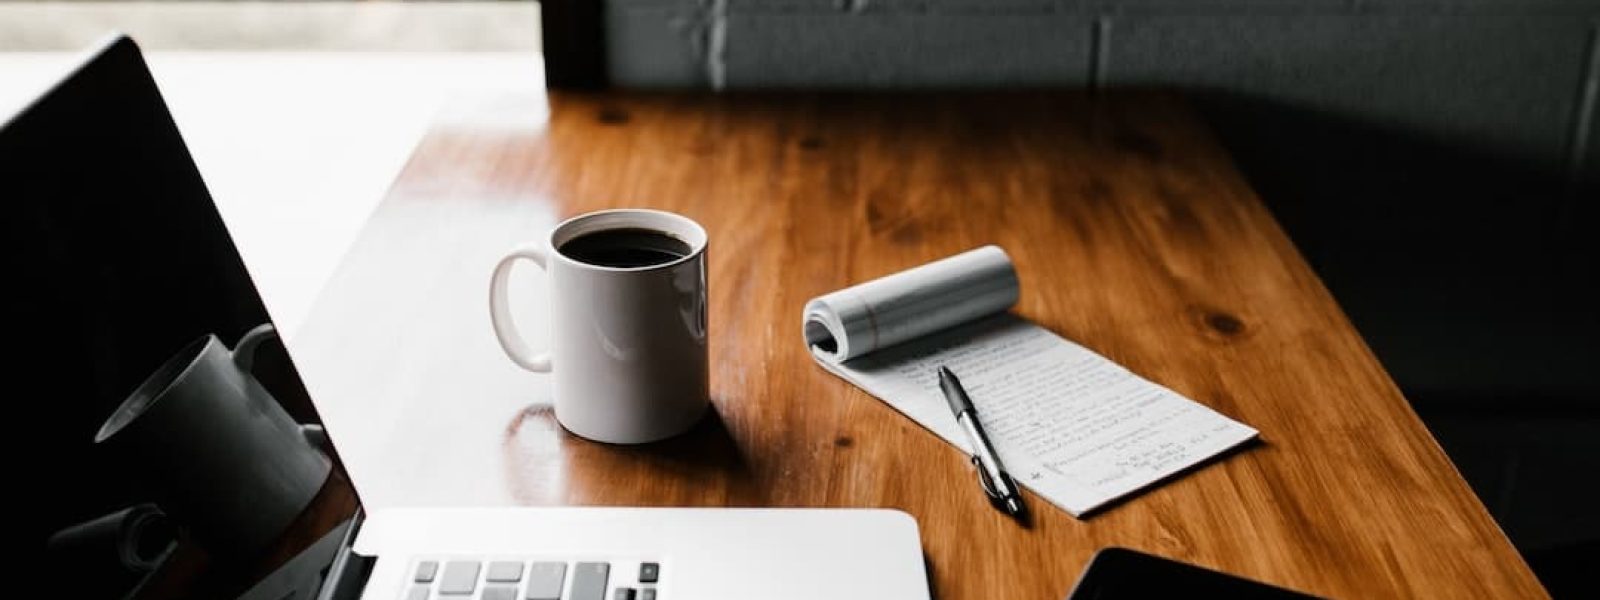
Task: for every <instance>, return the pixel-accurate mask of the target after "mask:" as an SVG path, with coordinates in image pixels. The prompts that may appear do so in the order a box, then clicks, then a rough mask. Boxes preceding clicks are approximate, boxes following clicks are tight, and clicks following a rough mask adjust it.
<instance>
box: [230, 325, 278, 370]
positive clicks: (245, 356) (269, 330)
mask: <svg viewBox="0 0 1600 600" xmlns="http://www.w3.org/2000/svg"><path fill="white" fill-rule="evenodd" d="M276 337H278V328H276V327H273V326H272V324H271V323H262V324H260V325H257V326H255V328H254V329H251V330H250V331H246V332H245V334H244V335H243V336H240V337H239V343H237V344H234V345H233V364H234V365H237V366H238V367H239V370H240V371H244V372H246V373H249V372H251V369H250V367H252V366H255V362H256V349H258V348H260V347H261V343H262V342H265V341H267V340H270V339H273V338H276Z"/></svg>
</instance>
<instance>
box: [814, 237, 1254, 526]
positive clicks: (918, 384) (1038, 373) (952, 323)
mask: <svg viewBox="0 0 1600 600" xmlns="http://www.w3.org/2000/svg"><path fill="white" fill-rule="evenodd" d="M1018 293H1019V285H1018V280H1017V275H1016V272H1015V269H1014V268H1013V267H1012V264H1011V260H1010V258H1009V257H1008V256H1006V254H1005V252H1004V251H1003V250H1001V249H1000V248H998V247H995V246H986V247H983V248H979V249H976V250H972V251H970V252H966V253H963V254H959V255H956V256H953V257H950V258H946V259H944V260H940V261H937V262H933V263H929V264H927V265H923V266H920V267H917V268H915V269H911V270H909V271H904V272H901V273H897V274H894V275H890V276H888V277H884V278H882V279H877V280H874V281H870V282H867V283H864V284H861V285H858V286H854V287H850V288H846V289H843V290H839V291H837V292H833V293H831V294H827V295H824V296H820V297H818V298H816V299H813V300H812V301H811V302H809V303H807V304H806V308H805V316H804V321H805V325H804V329H803V331H804V337H805V339H806V344H807V346H808V347H809V349H810V351H811V354H812V356H813V357H814V358H816V360H817V362H818V364H820V365H822V366H823V367H824V368H826V369H827V370H828V371H830V372H832V373H834V374H836V375H838V376H840V377H842V378H844V379H845V380H847V381H849V382H851V383H854V384H856V385H857V386H860V387H861V388H862V389H864V390H866V391H867V392H868V393H870V394H872V395H873V396H876V397H877V398H878V399H880V400H882V401H884V402H885V403H887V404H888V405H890V406H892V407H894V408H895V409H896V410H898V411H900V412H901V413H904V414H905V415H906V416H907V417H910V418H911V419H912V420H914V421H916V422H917V423H918V424H920V425H922V426H923V427H925V428H927V429H928V430H929V431H931V432H933V433H934V434H935V435H938V436H939V437H941V438H943V439H944V440H945V441H947V442H949V443H951V444H954V445H955V446H956V447H957V448H960V449H962V451H964V452H969V453H970V451H971V448H969V447H968V446H969V444H968V442H967V440H966V437H965V436H964V435H963V434H962V432H961V431H960V430H959V429H958V428H957V425H956V420H955V417H953V416H952V415H951V414H950V408H949V405H948V404H947V403H946V402H945V400H944V397H943V396H942V395H940V392H939V386H938V376H937V374H936V372H935V371H936V369H937V368H938V367H939V366H940V365H944V366H947V367H949V368H950V369H951V370H952V371H955V373H956V374H957V375H958V376H960V377H961V381H962V383H963V384H965V387H966V389H967V392H968V393H969V395H971V397H972V402H973V404H974V405H975V406H976V407H977V412H978V417H979V419H980V420H981V421H982V423H983V426H984V428H985V429H986V430H987V431H988V434H989V437H990V439H991V441H992V442H993V444H994V446H995V450H996V451H997V452H998V453H999V454H1000V458H1001V460H1002V461H1003V462H1004V463H1005V465H1006V467H1007V469H1008V470H1009V471H1010V472H1011V474H1012V476H1013V477H1014V478H1015V479H1016V480H1017V481H1018V482H1019V483H1021V484H1022V485H1024V486H1026V487H1028V488H1030V489H1032V490H1033V491H1034V492H1037V493H1038V494H1039V495H1040V496H1041V497H1043V498H1045V499H1046V500H1049V501H1050V502H1051V503H1052V504H1055V505H1056V506H1059V507H1061V508H1062V509H1063V510H1066V511H1067V512H1068V513H1071V514H1072V515H1073V516H1082V515H1083V514H1084V513H1086V512H1089V511H1092V510H1094V509H1096V508H1098V507H1100V506H1103V505H1105V504H1106V503H1108V502H1111V501H1113V500H1116V499H1118V498H1120V497H1122V496H1126V495H1128V494H1130V493H1133V492H1135V491H1138V490H1140V489H1142V488H1145V487H1147V486H1149V485H1151V484H1152V483H1155V482H1157V481H1159V480H1162V479H1163V478H1166V477H1168V476H1170V475H1173V474H1175V473H1177V472H1179V471H1182V470H1184V469H1186V468H1188V467H1191V466H1194V465H1195V464H1197V463H1200V462H1201V461H1204V460H1206V459H1207V458H1210V457H1212V456H1215V455H1217V454H1220V453H1222V452H1223V451H1225V450H1227V449H1229V448H1232V447H1234V446H1237V445H1239V444H1241V443H1244V442H1245V441H1248V440H1250V439H1251V438H1254V437H1256V435H1257V432H1256V430H1255V429H1253V428H1251V427H1249V426H1247V425H1245V424H1243V423H1240V422H1238V421H1235V420H1233V419H1229V418H1228V417H1226V416H1223V415H1222V414H1220V413H1218V412H1216V411H1215V410H1212V409H1211V408H1208V407H1206V406H1205V405H1202V404H1200V403H1198V402H1195V401H1193V400H1190V399H1188V398H1185V397H1183V396H1182V395H1180V394H1178V393H1176V392H1174V391H1172V390H1170V389H1167V388H1165V387H1162V386H1161V385H1159V384H1156V383H1154V382H1151V381H1149V380H1146V379H1144V378H1142V377H1140V376H1138V375H1137V374H1135V373H1133V372H1131V371H1129V370H1128V369H1126V368H1123V367H1122V366H1121V365H1118V364H1116V363H1115V362H1112V361H1111V360H1109V359H1107V358H1105V357H1103V356H1100V355H1099V354H1096V353H1095V352H1093V351H1091V350H1089V349H1087V348H1084V347H1083V346H1080V345H1078V344H1075V343H1072V342H1071V341H1068V340H1066V339H1063V338H1062V337H1061V336H1058V335H1056V334H1055V333H1053V332H1051V331H1050V330H1048V329H1045V328H1043V327H1040V326H1038V325H1036V324H1034V323H1031V322H1029V321H1028V320H1026V319H1024V318H1022V317H1019V316H1017V315H1015V314H1012V313H1011V312H1010V308H1011V307H1012V305H1014V304H1015V303H1016V301H1017V298H1018Z"/></svg>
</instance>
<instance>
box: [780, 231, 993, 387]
mask: <svg viewBox="0 0 1600 600" xmlns="http://www.w3.org/2000/svg"><path fill="white" fill-rule="evenodd" d="M1019 293H1020V290H1019V286H1018V283H1017V271H1016V269H1015V268H1013V267H1012V265H1011V257H1009V256H1006V252H1005V251H1004V250H1001V249H1000V247H998V246H984V247H982V248H978V249H976V250H969V251H967V252H963V253H961V254H957V255H955V256H951V257H949V258H945V259H942V260H938V261H934V262H931V263H928V264H925V265H922V266H920V267H916V268H914V269H910V270H907V271H901V272H899V273H895V274H893V275H889V276H886V277H881V278H879V279H874V280H872V281H868V282H866V283H863V284H860V285H856V286H852V287H848V288H845V289H842V290H839V291H837V292H833V293H831V294H827V295H824V296H820V297H817V298H815V299H813V300H811V301H810V302H808V303H806V308H805V317H804V319H805V329H804V334H805V340H806V346H808V347H809V348H811V353H812V354H813V355H815V356H816V357H817V359H818V360H822V361H826V362H831V363H842V362H844V361H847V360H850V359H852V358H857V357H859V356H862V355H864V354H869V353H871V352H874V351H877V350H879V349H881V348H887V347H890V346H893V345H895V344H900V343H902V342H907V341H910V340H914V339H917V338H919V337H922V336H924V335H927V334H929V333H933V332H935V331H939V330H942V329H947V328H950V327H952V326H955V325H959V324H962V323H966V322H969V321H974V320H977V319H979V318H982V317H985V316H989V315H993V314H996V313H1001V312H1005V311H1006V310H1008V309H1010V308H1011V306H1012V305H1014V304H1016V303H1017V297H1018V295H1019Z"/></svg>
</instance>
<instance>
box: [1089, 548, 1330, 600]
mask: <svg viewBox="0 0 1600 600" xmlns="http://www.w3.org/2000/svg"><path fill="white" fill-rule="evenodd" d="M1180 596H1182V597H1188V598H1233V599H1236V600H1300V599H1304V598H1315V596H1307V595H1305V594H1302V593H1299V592H1294V591H1290V590H1286V589H1283V588H1280V587H1276V586H1271V585H1267V584H1265V583H1261V582H1257V581H1251V580H1249V579H1245V578H1243V577H1238V576H1234V575H1229V574H1227V573H1222V572H1218V571H1212V570H1210V569H1204V568H1200V567H1197V566H1194V565H1191V564H1187V563H1181V562H1178V561H1175V560H1170V559H1166V558H1161V557H1159V556H1155V555H1152V554H1145V553H1143V552H1139V551H1137V550H1129V549H1127V548H1106V549H1103V550H1101V551H1100V552H1098V553H1096V554H1095V555H1094V558H1091V559H1089V566H1088V567H1085V568H1084V570H1083V576H1082V577H1079V578H1078V585H1076V586H1074V587H1073V588H1072V593H1070V594H1068V595H1067V600H1118V599H1122V598H1175V597H1180Z"/></svg>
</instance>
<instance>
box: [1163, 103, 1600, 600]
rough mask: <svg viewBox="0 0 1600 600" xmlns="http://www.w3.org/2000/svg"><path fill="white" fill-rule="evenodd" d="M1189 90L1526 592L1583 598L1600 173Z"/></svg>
mask: <svg viewBox="0 0 1600 600" xmlns="http://www.w3.org/2000/svg"><path fill="white" fill-rule="evenodd" d="M1192 97H1193V98H1194V99H1195V100H1196V101H1197V104H1199V106H1200V107H1201V109H1202V111H1203V112H1204V113H1205V115H1206V116H1207V117H1208V119H1209V120H1210V121H1211V123H1212V125H1213V126H1214V128H1215V130H1216V131H1217V133H1218V136H1219V137H1220V138H1221V139H1222V141H1223V142H1224V145H1225V146H1226V147H1227V148H1228V149H1229V151H1230V152H1231V153H1232V154H1233V156H1234V158H1235V159H1236V161H1237V163H1238V165H1239V168H1240V170H1241V171H1242V172H1243V173H1244V174H1245V176H1246V178H1247V179H1248V180H1249V181H1250V183H1251V184H1252V185H1253V186H1254V187H1255V189H1256V191H1257V192H1258V193H1259V194H1260V196H1261V198H1262V200H1263V201H1264V202H1265V204H1266V205H1267V206H1268V207H1269V208H1270V209H1271V210H1272V211H1273V213H1274V215H1275V216H1276V217H1277V219H1278V220H1279V222H1280V223H1281V224H1282V225H1283V227H1284V228H1285V230H1286V231H1287V232H1288V234H1289V235H1290V237H1291V238H1293V240H1294V242H1295V245H1296V246H1298V247H1299V249H1300V251H1301V252H1302V253H1303V254H1304V255H1305V257H1306V258H1307V260H1308V262H1310V263H1311V265H1312V267H1313V268H1314V269H1315V270H1316V272H1317V273H1318V275H1319V276H1320V277H1321V278H1322V280H1323V282H1324V283H1325V284H1326V285H1327V286H1328V288H1329V290H1330V291H1331V292H1333V294H1334V296H1335V297H1336V298H1337V299H1338V301H1339V303H1340V305H1341V306H1342V307H1343V308H1344V310H1345V311H1346V313H1347V314H1348V315H1349V317H1350V319H1351V321H1352V323H1353V324H1354V325H1355V326H1356V328H1357V329H1358V330H1359V331H1360V332H1361V334H1362V337H1363V338H1365V339H1366V341H1367V343H1368V344H1369V345H1371V347H1372V349H1373V351H1374V353H1375V354H1377V356H1378V357H1379V359H1380V360H1381V361H1382V362H1383V365H1384V367H1385V368H1386V369H1388V371H1389V372H1390V374H1391V375H1392V376H1393V377H1394V379H1395V381H1396V383H1398V384H1399V385H1400V387H1401V389H1402V390H1404V392H1405V394H1406V396H1407V398H1409V399H1410V400H1411V402H1412V404H1413V406H1414V407H1416V409H1417V410H1418V412H1419V414H1420V415H1421V416H1422V418H1423V421H1424V422H1425V423H1426V424H1427V426H1428V428H1429V429H1430V430H1431V431H1432V432H1433V433H1434V435H1435V436H1436V437H1437V438H1438V439H1439V441H1440V443H1441V445H1442V446H1443V447H1444V449H1445V451H1446V452H1447V453H1448V454H1449V456H1450V457H1451V460H1452V461H1454V462H1455V463H1456V465H1457V466H1458V468H1459V469H1460V471H1461V472H1462V473H1463V475H1464V476H1465V477H1466V479H1467V480H1468V482H1469V483H1470V484H1471V485H1472V486H1473V488H1474V490H1475V491H1476V492H1477V494H1478V495H1479V498H1480V499H1481V500H1482V501H1483V502H1484V504H1485V505H1486V506H1487V507H1488V508H1489V509H1490V512H1491V514H1493V515H1494V517H1495V518H1496V520H1497V521H1499V522H1500V524H1501V526H1502V527H1503V528H1504V529H1505V530H1506V532H1507V534H1508V535H1509V536H1510V537H1511V539H1512V541H1513V542H1514V543H1515V544H1516V545H1517V547H1518V549H1519V551H1521V552H1522V553H1523V555H1524V556H1525V557H1527V559H1528V561H1529V563H1530V564H1531V565H1532V566H1533V567H1534V570H1535V572H1536V573H1537V574H1538V575H1539V577H1540V579H1541V581H1543V582H1544V583H1545V585H1546V586H1547V587H1549V589H1550V591H1551V592H1552V593H1553V594H1554V595H1555V596H1556V597H1558V598H1560V597H1564V596H1570V597H1594V596H1596V595H1600V581H1596V580H1595V578H1594V577H1592V575H1591V574H1589V573H1588V571H1590V570H1592V569H1588V568H1587V567H1582V568H1579V567H1577V565H1593V564H1600V563H1597V562H1596V561H1597V560H1600V520H1596V518H1595V517H1594V516H1593V514H1594V513H1593V511H1592V510H1591V509H1587V508H1579V507H1587V506H1593V505H1594V503H1596V502H1597V501H1600V490H1597V489H1596V487H1595V485H1594V484H1593V482H1592V481H1588V480H1590V479H1592V477H1587V476H1585V475H1579V473H1592V472H1594V471H1593V469H1594V468H1595V467H1594V463H1595V462H1596V461H1597V460H1600V441H1595V440H1597V439H1600V435H1594V434H1595V432H1597V431H1600V370H1596V369H1594V368H1593V360H1594V357H1595V356H1600V310H1597V309H1596V308H1595V307H1596V306H1600V293H1597V290H1600V237H1597V236H1594V235H1592V233H1591V232H1592V231H1593V229H1594V227H1595V226H1596V224H1597V223H1600V202H1596V199H1600V172H1597V171H1600V161H1596V160H1594V157H1593V156H1590V157H1588V158H1587V162H1586V163H1584V164H1585V166H1583V167H1581V168H1572V167H1571V165H1570V164H1569V160H1568V159H1567V158H1566V157H1551V156H1545V157H1543V158H1541V157H1537V156H1528V155H1527V154H1528V153H1527V152H1522V153H1521V154H1522V155H1518V153H1517V152H1516V151H1515V149H1510V150H1508V149H1506V148H1502V147H1496V146H1493V145H1485V144H1473V143H1470V142H1464V141H1462V140H1452V139H1446V138H1445V137H1444V136H1440V135H1427V134H1422V133H1418V132H1415V131H1409V130H1406V129H1404V128H1401V127H1397V126H1394V125H1391V124H1386V123H1379V122H1374V121H1371V120H1363V119H1355V118H1351V117H1349V116H1345V115H1335V114H1331V113H1329V112H1327V111H1318V110H1312V109H1308V108H1305V107H1299V106H1293V105H1289V104H1287V103H1283V102H1279V101H1273V100H1268V99H1264V98H1260V97H1251V96H1247V95H1241V94H1233V93H1225V92H1214V91H1200V92H1198V93H1195V94H1193V95H1192ZM1466 125H1468V126H1470V124H1466ZM1596 151H1600V150H1596V149H1591V150H1590V152H1591V153H1593V152H1596ZM1585 469H1587V470H1585Z"/></svg>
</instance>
